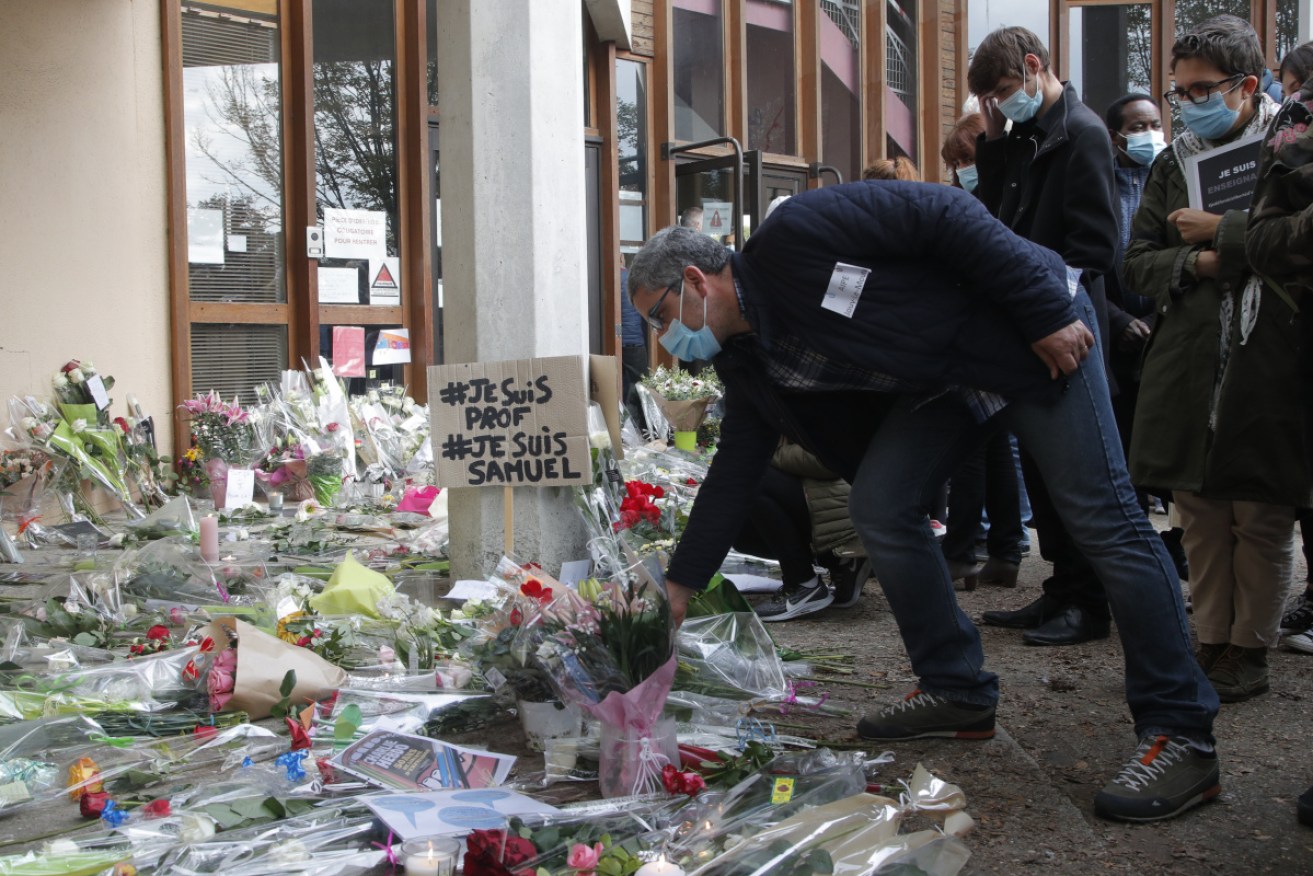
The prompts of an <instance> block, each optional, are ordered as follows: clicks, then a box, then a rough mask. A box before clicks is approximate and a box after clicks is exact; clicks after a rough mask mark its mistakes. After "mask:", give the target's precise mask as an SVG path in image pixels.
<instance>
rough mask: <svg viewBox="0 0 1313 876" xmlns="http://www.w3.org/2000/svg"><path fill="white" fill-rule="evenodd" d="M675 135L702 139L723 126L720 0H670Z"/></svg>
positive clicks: (713, 134)
mask: <svg viewBox="0 0 1313 876" xmlns="http://www.w3.org/2000/svg"><path fill="white" fill-rule="evenodd" d="M673 3H674V8H673V9H672V10H671V15H672V18H673V25H672V28H673V31H674V32H673V34H672V35H671V41H672V42H673V43H674V45H673V46H672V48H673V49H674V52H673V54H674V74H675V139H676V140H685V141H691V140H706V139H708V138H710V137H719V136H720V135H721V134H722V133H723V132H724V130H725V65H724V62H723V60H722V56H723V49H724V42H723V40H724V37H723V35H722V33H723V31H722V27H723V26H722V20H721V0H673Z"/></svg>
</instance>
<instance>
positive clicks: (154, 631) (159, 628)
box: [146, 624, 172, 642]
mask: <svg viewBox="0 0 1313 876" xmlns="http://www.w3.org/2000/svg"><path fill="white" fill-rule="evenodd" d="M171 637H172V634H171V633H170V632H169V628H168V627H166V626H164V624H156V625H155V626H153V627H151V628H150V629H149V630H147V631H146V638H147V639H150V640H151V641H152V642H167V641H168V640H169V639H170V638H171Z"/></svg>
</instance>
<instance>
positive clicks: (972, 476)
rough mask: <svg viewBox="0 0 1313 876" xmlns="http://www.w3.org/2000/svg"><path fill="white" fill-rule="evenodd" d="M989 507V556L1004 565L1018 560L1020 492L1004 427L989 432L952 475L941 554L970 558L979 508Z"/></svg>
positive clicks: (963, 559)
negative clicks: (992, 432) (987, 436)
mask: <svg viewBox="0 0 1313 876" xmlns="http://www.w3.org/2000/svg"><path fill="white" fill-rule="evenodd" d="M982 509H984V510H988V511H989V534H988V536H987V540H986V546H987V548H988V550H989V555H990V556H991V557H993V558H994V559H996V560H1004V561H1005V562H1009V563H1020V562H1021V540H1022V536H1023V534H1024V533H1023V532H1022V529H1021V493H1020V491H1019V490H1018V489H1017V469H1016V466H1015V465H1013V463H1012V442H1011V441H1010V440H1009V439H1008V433H1007V432H1005V431H998V432H995V433H994V434H993V435H991V436H990V437H989V439H988V440H986V441H985V446H984V447H981V448H980V449H978V450H977V451H976V452H975V453H973V454H971V458H970V459H968V460H967V461H966V464H965V465H963V466H962V467H961V468H960V469H958V471H957V473H956V474H955V475H953V479H952V481H951V482H950V483H949V488H948V521H947V522H948V534H947V535H945V536H944V542H943V547H944V556H945V557H947V558H948V559H950V560H956V561H958V562H962V563H974V562H975V559H976V531H977V530H978V529H979V528H980V512H981V510H982Z"/></svg>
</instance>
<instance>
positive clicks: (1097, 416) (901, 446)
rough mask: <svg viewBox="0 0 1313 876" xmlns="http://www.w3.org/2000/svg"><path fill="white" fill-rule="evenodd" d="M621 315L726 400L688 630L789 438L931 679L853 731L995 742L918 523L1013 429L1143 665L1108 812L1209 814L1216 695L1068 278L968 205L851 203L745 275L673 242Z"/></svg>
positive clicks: (1085, 313)
mask: <svg viewBox="0 0 1313 876" xmlns="http://www.w3.org/2000/svg"><path fill="white" fill-rule="evenodd" d="M629 294H630V296H631V298H632V299H633V303H634V306H635V307H636V308H637V309H638V312H639V313H640V314H643V315H644V316H645V318H646V319H647V320H648V322H649V324H650V325H651V326H652V327H653V329H654V330H655V331H656V332H657V333H658V334H659V335H660V343H661V345H662V346H663V347H665V348H666V349H667V350H668V351H669V352H670V353H671V354H672V355H675V356H677V357H679V358H685V359H687V358H701V359H708V360H710V361H711V362H712V363H713V365H714V367H715V368H716V370H717V372H718V373H719V374H720V376H721V379H722V381H723V382H724V384H725V397H724V407H725V417H724V419H723V420H722V423H721V440H720V449H719V451H718V452H717V454H716V456H715V458H714V459H713V461H712V463H711V467H710V470H709V471H708V473H707V477H706V480H705V482H704V483H703V485H702V487H701V489H700V490H699V493H698V497H697V500H696V501H695V503H694V506H693V509H692V512H691V516H690V519H689V523H688V527H687V529H686V532H685V534H684V536H683V538H682V539H681V540H680V543H679V546H678V548H677V549H676V551H675V555H674V557H673V559H672V561H671V563H670V567H669V570H668V572H667V584H668V592H669V596H670V604H671V608H672V611H673V612H674V615H675V617H676V619H677V620H682V618H683V615H684V612H685V609H686V606H687V602H688V599H689V596H690V595H691V594H692V593H693V592H695V591H697V590H699V589H701V588H703V587H705V586H706V583H707V581H708V580H709V579H710V577H711V576H712V575H713V574H714V573H715V571H716V570H717V569H718V568H719V567H720V564H721V562H722V561H723V560H724V557H725V554H726V552H727V550H728V548H729V546H730V544H731V542H732V541H733V539H734V537H735V536H736V535H737V534H738V532H739V531H740V530H741V528H742V525H743V521H744V519H745V518H746V516H747V514H748V512H749V510H750V506H751V502H752V499H753V496H754V495H755V494H756V491H757V488H758V484H759V483H760V481H761V477H762V474H763V472H764V471H765V469H766V466H767V465H768V464H769V462H770V459H771V456H772V454H773V453H774V451H775V447H776V444H777V442H778V440H779V437H780V436H781V435H786V436H788V437H789V438H790V439H791V440H793V441H795V442H797V443H798V444H800V445H802V446H803V447H804V448H806V449H808V450H809V451H811V452H812V453H813V454H815V455H816V457H817V458H818V459H820V461H821V462H822V463H824V464H825V465H826V466H827V467H828V468H830V469H831V470H832V471H834V472H835V473H837V474H838V475H840V476H841V477H843V478H844V479H845V480H847V481H848V482H849V483H850V484H852V491H851V496H850V500H849V511H850V514H851V518H852V521H853V525H854V527H855V528H856V530H857V532H858V535H859V536H860V537H861V540H862V543H863V545H864V546H865V547H866V551H867V555H868V557H869V558H870V560H871V564H872V569H873V571H874V572H875V575H876V578H877V580H878V581H879V583H880V586H881V588H882V589H883V591H884V594H885V596H886V598H887V599H888V601H889V604H890V607H891V608H892V610H893V613H894V616H895V618H896V619H897V621H898V625H899V631H900V633H901V635H902V638H903V644H904V646H905V647H906V649H907V652H908V656H909V657H910V658H911V662H912V667H913V670H914V671H915V672H916V673H917V675H918V676H919V679H920V684H919V689H918V690H917V691H915V692H913V694H911V695H909V696H908V697H907V698H906V699H905V700H904V701H902V702H900V703H898V704H896V705H892V706H889V707H888V708H884V709H880V710H877V711H875V712H873V713H872V714H870V715H867V716H866V717H864V718H863V719H862V720H861V722H860V723H859V724H858V732H859V733H860V734H861V735H862V736H863V737H864V738H868V739H879V740H900V739H914V738H921V737H927V736H941V737H951V738H959V739H984V738H989V737H991V736H993V734H994V716H995V705H996V703H997V700H998V677H997V676H996V675H994V674H993V673H992V672H989V671H987V670H986V669H985V668H984V653H983V649H982V647H981V641H980V633H979V631H978V630H977V629H976V628H975V626H974V624H972V623H971V621H970V619H969V618H967V617H966V615H965V614H964V613H963V612H962V610H961V608H960V607H959V606H958V605H957V600H956V598H955V595H954V593H953V586H952V582H951V580H950V579H949V573H948V567H947V565H946V564H945V562H944V557H943V554H942V553H941V552H940V551H939V549H938V545H937V544H936V542H935V539H934V537H933V535H932V533H931V531H930V526H929V518H928V515H927V513H926V509H927V508H928V507H929V505H930V504H931V503H932V502H933V500H934V496H935V494H936V492H937V491H938V488H939V486H940V485H941V484H942V483H943V482H944V480H945V479H947V478H948V477H949V475H950V474H951V473H952V472H953V471H954V470H955V469H956V468H957V467H958V466H959V465H960V464H961V462H962V460H963V459H964V458H965V457H966V456H967V455H968V454H969V453H971V452H972V451H974V450H975V448H977V447H978V446H980V444H981V442H982V441H983V440H984V439H985V438H986V437H987V436H988V435H989V434H990V432H991V430H992V429H994V428H1011V429H1012V430H1013V431H1014V432H1016V433H1017V435H1018V437H1019V438H1021V439H1022V440H1023V441H1027V442H1028V443H1029V444H1030V446H1031V448H1032V453H1033V454H1034V456H1035V459H1036V462H1037V464H1038V465H1039V466H1040V468H1041V469H1042V470H1043V471H1044V473H1045V475H1046V476H1048V478H1049V484H1050V489H1052V490H1054V491H1055V493H1056V498H1058V499H1059V500H1060V502H1061V504H1060V506H1059V507H1060V508H1061V509H1062V513H1063V514H1064V515H1065V516H1066V518H1067V524H1068V526H1069V527H1070V529H1071V532H1072V534H1073V536H1074V537H1075V538H1076V539H1077V540H1078V543H1079V544H1080V545H1081V547H1082V548H1084V549H1085V550H1086V551H1087V552H1088V554H1089V556H1090V558H1091V560H1092V561H1094V562H1095V563H1096V564H1097V566H1098V568H1099V569H1100V571H1101V572H1103V573H1104V578H1105V581H1106V582H1107V583H1108V585H1109V593H1110V596H1111V597H1112V600H1113V605H1114V608H1115V610H1116V612H1117V619H1118V629H1119V632H1120V634H1121V636H1122V640H1123V643H1124V647H1125V650H1126V653H1128V654H1134V655H1136V660H1135V661H1134V662H1132V663H1128V665H1127V672H1126V689H1127V698H1128V702H1129V705H1130V708H1131V712H1132V714H1133V715H1134V717H1135V722H1136V731H1137V733H1138V734H1139V736H1140V747H1139V749H1138V750H1137V752H1136V756H1135V758H1134V759H1133V760H1131V761H1130V762H1128V763H1127V765H1126V766H1125V767H1124V768H1123V769H1122V770H1121V772H1120V773H1118V775H1117V776H1116V777H1115V778H1114V779H1113V780H1112V781H1111V782H1110V783H1109V784H1108V785H1107V786H1106V787H1105V788H1104V789H1103V790H1102V791H1101V792H1100V793H1099V795H1098V796H1097V798H1096V804H1095V808H1096V811H1097V812H1099V813H1100V814H1101V815H1104V816H1106V817H1111V818H1122V819H1131V820H1154V819H1158V818H1167V817H1171V816H1173V815H1175V814H1177V813H1179V812H1181V811H1183V810H1185V809H1186V808H1188V807H1190V806H1192V805H1194V804H1196V803H1199V802H1201V801H1203V800H1207V799H1210V798H1211V797H1213V796H1215V795H1216V794H1217V793H1218V790H1219V784H1218V766H1217V758H1216V754H1215V752H1214V751H1213V739H1212V721H1213V718H1214V716H1215V715H1216V713H1217V695H1216V693H1215V692H1214V691H1213V690H1212V688H1211V687H1210V686H1209V684H1208V682H1207V679H1205V678H1204V676H1203V673H1202V672H1201V671H1200V670H1199V667H1198V665H1197V664H1196V663H1195V662H1194V659H1193V654H1192V651H1191V644H1190V638H1189V631H1188V629H1187V626H1186V620H1185V610H1184V607H1183V605H1182V601H1181V593H1180V589H1179V587H1178V586H1177V580H1176V574H1175V572H1174V570H1173V569H1172V567H1171V561H1170V559H1169V558H1168V557H1167V554H1166V551H1165V550H1164V549H1163V546H1162V542H1161V541H1160V540H1159V539H1158V537H1157V534H1156V533H1155V532H1154V530H1153V527H1152V526H1150V525H1149V522H1148V520H1147V519H1146V518H1145V516H1144V513H1143V511H1142V510H1141V509H1140V508H1139V506H1138V505H1137V504H1136V501H1135V493H1134V491H1133V490H1132V489H1131V485H1130V482H1129V478H1128V476H1127V474H1126V466H1125V461H1124V458H1123V456H1122V452H1121V446H1120V443H1119V442H1118V441H1117V438H1116V432H1115V426H1114V424H1113V418H1112V410H1111V406H1110V403H1109V400H1108V389H1107V383H1106V379H1105V378H1104V376H1103V370H1102V357H1101V356H1100V354H1099V353H1098V351H1097V348H1095V339H1094V335H1093V334H1092V333H1091V331H1090V330H1089V328H1088V325H1089V324H1091V323H1092V322H1093V319H1094V310H1093V307H1092V306H1091V304H1090V301H1089V296H1088V295H1087V294H1086V292H1085V291H1084V290H1082V289H1080V288H1079V286H1078V285H1077V284H1076V283H1075V281H1074V279H1073V278H1072V274H1071V272H1070V270H1069V269H1068V268H1067V267H1066V266H1065V265H1064V264H1063V263H1062V259H1061V258H1060V257H1058V256H1057V255H1056V254H1055V253H1053V252H1052V251H1050V250H1047V249H1044V248H1043V247H1040V246H1037V245H1035V244H1033V243H1030V242H1028V241H1026V240H1024V239H1022V238H1020V237H1017V236H1016V235H1014V234H1012V233H1011V232H1010V231H1008V230H1007V229H1006V228H1005V227H1004V226H1003V225H1002V224H1001V223H999V222H997V221H996V220H995V219H993V218H992V217H991V216H990V215H989V214H988V211H986V210H985V208H984V207H983V206H982V205H981V204H980V203H979V202H978V201H976V200H975V199H974V198H972V197H971V196H970V195H967V194H965V193H964V192H962V191H961V190H959V189H955V188H950V187H948V186H941V185H932V184H925V183H913V182H896V181H872V182H857V183H849V184H847V185H836V186H827V187H825V188H823V189H817V190H814V191H809V192H806V193H804V194H801V195H796V196H794V197H793V198H791V199H790V200H788V201H786V202H785V203H784V204H782V205H780V207H779V208H778V209H777V210H776V211H775V212H774V213H773V214H772V215H771V217H770V218H769V219H767V220H766V221H765V222H763V223H762V225H761V227H760V228H759V229H758V230H757V231H756V232H755V233H754V234H753V235H752V237H751V238H749V240H748V242H747V244H746V246H745V247H744V250H743V252H742V253H741V254H735V253H731V252H729V251H727V250H726V249H725V248H724V247H721V246H718V245H716V244H715V243H714V241H710V240H708V239H707V238H706V237H705V236H703V235H698V234H696V233H695V232H691V231H689V230H687V229H682V228H668V229H665V230H663V231H661V232H659V233H658V234H656V235H655V236H654V237H653V238H652V239H651V240H650V241H648V243H647V244H645V245H644V247H643V249H642V251H640V252H639V254H638V255H637V256H636V258H635V259H634V262H633V263H632V265H631V267H630V273H629ZM1078 314H1079V318H1078ZM1086 356H1089V358H1090V363H1089V365H1087V366H1086V367H1081V365H1080V363H1081V361H1082V360H1083V359H1084V358H1085V357H1086Z"/></svg>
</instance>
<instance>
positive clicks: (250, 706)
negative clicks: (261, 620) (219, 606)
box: [182, 617, 347, 720]
mask: <svg viewBox="0 0 1313 876" xmlns="http://www.w3.org/2000/svg"><path fill="white" fill-rule="evenodd" d="M182 675H183V679H184V680H186V681H191V682H194V683H198V684H199V683H202V682H203V684H204V687H205V690H206V692H207V693H208V694H209V696H210V706H211V708H212V709H213V710H215V711H221V710H223V709H230V710H231V709H235V710H240V711H243V712H246V713H247V714H249V715H250V716H251V719H252V720H259V719H261V718H267V717H269V715H270V714H272V712H273V710H274V708H275V706H277V705H278V704H279V703H280V702H282V701H284V700H288V701H290V702H291V703H293V704H294V705H301V706H303V705H305V704H307V703H310V702H312V701H315V700H319V699H322V698H324V697H326V696H328V695H330V694H332V693H333V692H334V691H336V690H337V689H338V688H340V687H342V686H343V685H345V684H346V683H347V675H346V673H345V672H343V671H342V670H341V669H340V668H338V667H336V666H333V665H332V664H331V663H329V662H328V661H326V660H324V659H323V658H322V657H320V656H319V655H317V654H315V653H313V652H312V651H310V650H309V649H306V648H298V647H297V646H295V645H292V644H289V643H287V642H284V641H282V640H281V639H279V638H277V637H276V636H271V635H269V634H268V633H265V632H261V631H260V630H258V629H256V628H255V627H253V626H251V625H250V624H248V623H246V622H244V621H241V620H238V619H237V618H234V617H221V618H217V619H216V620H215V621H214V623H213V624H212V625H211V626H210V627H208V628H207V629H206V630H205V631H204V632H203V637H202V639H201V645H200V648H199V653H198V655H197V656H196V657H195V658H194V659H192V660H191V661H189V662H188V663H187V665H186V666H185V667H184V668H183V670H182Z"/></svg>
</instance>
